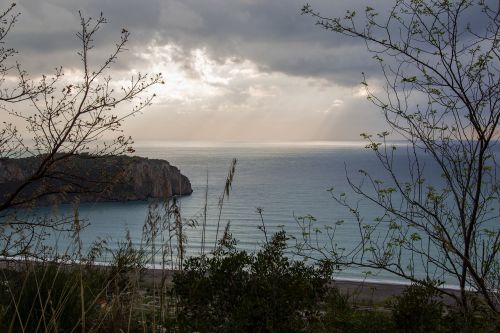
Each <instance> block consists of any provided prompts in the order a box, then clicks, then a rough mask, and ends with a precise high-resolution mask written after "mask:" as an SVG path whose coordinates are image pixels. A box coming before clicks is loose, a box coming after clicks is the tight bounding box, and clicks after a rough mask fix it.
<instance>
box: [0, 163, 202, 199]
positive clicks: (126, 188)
mask: <svg viewBox="0 0 500 333" xmlns="http://www.w3.org/2000/svg"><path fill="white" fill-rule="evenodd" d="M43 159H44V157H43V156H36V157H29V158H21V159H0V204H1V203H3V202H5V201H6V200H7V199H8V198H9V195H10V194H11V193H13V192H14V191H16V190H17V189H18V188H19V186H20V185H21V184H23V183H25V182H26V180H27V179H29V178H30V177H32V175H33V174H35V173H36V170H37V169H38V167H39V165H40V164H41V163H42V161H43ZM192 192H193V191H192V189H191V183H190V182H189V179H188V178H187V177H186V176H184V175H182V174H181V173H180V171H179V169H177V168H176V167H175V166H172V165H170V163H168V162H167V161H164V160H156V159H147V158H142V157H129V156H104V157H91V156H86V155H73V156H71V157H69V158H65V159H63V160H61V161H57V162H55V163H54V164H53V165H52V166H51V168H50V169H49V170H48V173H47V177H44V178H41V179H35V180H33V181H32V182H30V183H29V185H28V186H26V187H24V188H23V190H22V191H21V192H20V194H19V196H18V197H17V199H16V200H17V201H15V203H23V201H30V203H31V202H35V204H48V203H53V202H74V201H76V200H79V201H80V202H96V201H129V200H146V199H148V198H168V197H172V196H175V195H189V194H191V193H192ZM33 198H35V199H36V200H31V199H33Z"/></svg>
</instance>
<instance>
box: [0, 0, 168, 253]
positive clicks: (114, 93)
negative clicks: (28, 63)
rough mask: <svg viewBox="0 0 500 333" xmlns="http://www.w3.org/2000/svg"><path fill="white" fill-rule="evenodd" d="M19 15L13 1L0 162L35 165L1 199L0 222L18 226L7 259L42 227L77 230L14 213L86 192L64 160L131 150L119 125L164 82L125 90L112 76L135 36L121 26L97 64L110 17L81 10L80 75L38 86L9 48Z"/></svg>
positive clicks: (44, 80)
mask: <svg viewBox="0 0 500 333" xmlns="http://www.w3.org/2000/svg"><path fill="white" fill-rule="evenodd" d="M19 15H20V14H19V13H16V12H15V4H12V5H11V6H9V7H8V8H7V9H6V10H5V11H4V12H3V13H0V110H2V111H3V112H5V113H6V114H8V115H9V117H10V119H12V121H7V122H5V123H3V125H2V127H1V128H0V157H1V158H5V157H7V158H18V157H28V156H35V157H36V161H37V164H36V165H35V166H34V167H33V168H29V169H27V170H23V173H25V174H23V175H22V176H21V178H20V179H19V181H18V182H15V183H14V180H13V179H9V180H10V181H12V184H15V187H14V188H12V189H11V190H9V191H8V193H3V194H2V196H1V197H0V218H2V219H6V218H7V217H8V218H9V226H12V228H3V229H2V230H0V250H2V252H4V253H8V254H9V255H15V254H19V253H21V252H25V251H26V250H27V249H28V247H27V246H24V245H23V246H17V245H18V244H17V243H16V241H18V240H19V238H23V239H28V240H30V239H31V240H32V241H33V242H36V240H37V239H39V238H40V237H41V235H40V233H39V232H40V230H41V229H43V228H44V229H46V230H47V229H55V230H61V229H66V230H67V229H70V227H71V225H70V224H69V223H66V222H67V221H54V220H51V219H48V220H43V219H38V220H29V221H27V220H22V219H18V218H16V217H13V216H12V208H15V207H20V206H26V205H34V204H36V201H37V200H39V199H43V198H45V197H47V196H48V195H51V194H58V195H62V194H64V192H65V191H72V192H76V194H78V191H80V192H84V191H85V189H83V188H79V187H78V186H77V185H78V184H76V186H75V182H78V180H79V179H80V178H81V176H82V175H80V174H75V173H74V172H73V173H71V170H70V169H68V168H65V167H64V166H65V164H64V163H65V162H67V161H68V160H69V161H71V159H72V156H74V155H75V154H79V156H80V157H81V158H88V159H95V158H98V157H102V156H105V155H109V154H123V153H125V152H132V151H133V149H132V147H131V144H132V139H131V138H130V137H126V136H125V135H123V133H122V129H121V126H122V124H123V122H124V121H125V119H127V118H129V117H131V116H133V115H135V114H137V113H139V112H141V111H142V110H143V109H144V108H146V107H147V106H149V105H150V104H151V102H152V99H153V97H154V95H146V92H147V90H148V89H149V88H151V87H152V86H154V85H157V84H160V83H163V81H162V78H161V74H157V75H145V74H137V75H136V76H134V77H132V78H130V80H129V81H128V82H126V81H124V82H126V83H125V84H123V85H121V84H120V83H118V82H121V81H117V82H115V81H113V80H112V78H111V77H110V76H109V74H108V73H109V72H108V71H109V70H110V68H111V67H112V65H113V64H114V63H115V62H117V60H118V58H119V55H120V54H121V53H122V52H124V51H125V50H126V44H127V43H128V41H129V38H130V33H129V32H128V31H127V30H126V29H123V30H122V31H121V34H120V37H119V40H118V41H117V43H116V44H114V45H113V47H112V50H111V52H110V56H109V57H107V58H105V59H104V61H103V62H102V63H100V64H99V63H96V64H94V63H93V61H92V60H93V58H92V51H93V50H94V47H95V45H94V41H95V39H96V36H97V33H98V31H99V30H100V29H101V28H102V27H103V25H104V24H105V23H106V19H105V18H104V17H103V16H102V15H101V16H99V17H97V18H96V19H90V18H86V17H84V16H83V15H82V14H81V13H80V32H78V33H77V34H76V35H77V38H78V40H79V42H80V43H81V49H80V51H79V52H77V55H78V57H79V59H80V64H81V68H80V70H79V71H76V72H75V73H81V76H80V77H76V78H64V72H63V69H62V68H58V69H57V70H56V72H55V73H54V74H53V75H51V76H47V75H42V76H41V79H39V80H38V81H36V80H33V79H30V77H29V75H28V73H27V72H26V71H25V70H23V69H22V65H21V64H19V62H18V61H17V59H16V54H17V51H16V50H14V49H12V48H8V47H6V46H5V45H6V44H5V43H6V41H7V39H6V37H7V35H8V33H9V32H10V31H11V30H12V29H13V28H14V27H15V24H16V23H17V21H18V18H19ZM6 77H8V78H9V79H8V80H6V79H5V78H6ZM13 82H14V83H13ZM126 105H128V107H125V106H126ZM124 107H125V108H124ZM21 110H22V111H21ZM15 123H21V124H23V125H24V126H23V127H24V128H25V129H24V131H25V133H23V134H21V132H20V131H19V130H18V128H17V127H16V125H15ZM16 181H17V180H16ZM49 181H51V182H57V183H58V184H61V186H59V187H58V188H57V190H53V189H51V188H50V187H47V183H48V182H49ZM87 181H91V180H89V179H87ZM71 185H73V186H71ZM33 188H36V190H35V191H33ZM54 191H55V193H54ZM73 194H75V193H73ZM17 236H20V237H17ZM16 247H17V248H16ZM16 251H17V252H16Z"/></svg>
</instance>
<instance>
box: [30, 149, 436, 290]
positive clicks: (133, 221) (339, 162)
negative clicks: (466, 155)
mask: <svg viewBox="0 0 500 333" xmlns="http://www.w3.org/2000/svg"><path fill="white" fill-rule="evenodd" d="M404 150H405V149H401V153H400V154H397V155H396V163H399V164H396V165H401V167H400V168H396V171H397V172H398V173H399V174H400V175H401V176H404V175H405V174H407V172H408V167H407V160H406V154H405V153H404ZM136 154H137V155H139V156H144V157H149V158H159V159H165V160H168V161H169V162H170V163H171V164H172V165H175V166H177V167H178V168H179V169H180V170H181V172H182V173H183V174H185V175H186V176H187V177H188V178H189V179H190V180H191V184H192V187H193V194H192V195H191V196H188V197H183V198H181V199H180V200H179V203H180V206H181V212H182V216H183V218H185V219H198V220H199V221H200V222H201V220H202V212H203V207H204V202H205V191H206V189H207V184H208V218H207V236H206V239H207V244H209V245H208V246H209V247H211V246H213V242H214V239H215V230H216V225H217V220H218V214H219V209H218V204H217V203H218V200H219V197H220V195H221V193H222V191H223V188H224V183H225V179H226V175H227V172H228V168H229V165H230V163H231V160H232V159H233V158H237V160H238V163H237V166H236V175H235V178H234V181H233V186H232V190H231V192H230V195H229V198H227V199H226V200H225V202H224V207H223V210H222V215H221V224H222V228H223V226H224V225H225V224H226V223H227V222H228V221H230V231H231V232H232V234H233V236H234V237H235V238H236V239H237V240H238V241H239V243H238V246H239V247H240V248H243V249H246V250H250V251H253V250H256V249H258V248H259V245H261V244H262V242H263V241H264V235H263V233H262V232H261V231H260V230H259V228H258V227H259V226H260V225H261V223H262V222H261V219H260V216H259V214H258V213H257V208H260V209H262V214H263V219H264V223H265V225H266V228H267V230H268V233H269V234H270V233H273V232H275V231H277V230H280V229H281V228H283V229H285V231H286V232H287V233H288V234H289V235H295V236H300V229H299V227H298V224H297V221H296V219H297V218H298V217H300V216H306V215H312V216H314V217H315V218H316V220H317V221H316V222H315V224H316V225H317V226H318V227H323V226H334V225H335V222H337V221H338V220H339V219H342V220H345V222H344V224H343V225H342V226H341V227H339V228H338V229H337V232H336V237H335V240H336V241H337V242H338V243H339V245H340V246H345V247H349V246H352V245H353V244H356V243H357V242H358V241H359V236H358V225H357V223H356V221H355V219H354V217H353V216H352V214H350V213H349V212H348V211H347V209H346V208H345V207H342V206H340V205H338V204H337V203H335V201H334V200H332V198H331V194H330V193H329V192H328V189H330V188H332V187H334V188H335V190H336V191H337V192H338V193H342V192H345V193H346V194H347V195H348V196H351V197H352V198H353V199H356V196H355V195H354V194H353V191H352V189H351V188H350V186H349V184H348V183H347V178H346V176H347V175H348V176H350V177H352V180H353V181H355V182H356V181H357V180H359V179H360V175H359V173H358V170H359V169H364V170H366V171H368V172H370V173H371V174H372V175H373V176H374V177H375V178H380V179H387V175H386V173H385V172H384V170H383V169H382V168H381V167H380V164H379V162H378V161H377V160H376V158H375V156H374V154H373V152H371V151H369V150H367V149H365V148H364V145H363V144H361V143H341V144H339V143H316V144H255V145H253V144H223V145H221V144H217V145H215V144H214V145H207V144H203V145H202V144H200V145H197V144H189V145H187V144H182V143H181V144H166V143H149V144H144V145H139V146H138V147H137V148H136ZM422 160H423V161H424V162H426V163H427V164H428V166H427V170H428V178H429V181H430V182H431V183H434V184H437V183H439V182H440V179H439V173H436V172H435V169H434V168H433V167H432V162H431V161H430V160H428V158H426V157H422ZM207 175H208V182H207ZM359 209H360V211H361V212H362V214H363V216H364V218H365V220H370V219H373V218H374V217H375V216H376V212H377V209H376V207H375V206H374V205H373V204H370V203H368V202H366V201H362V202H359ZM49 211H50V213H53V212H52V211H51V210H49V209H48V208H46V209H42V210H40V211H39V212H45V213H48V212H49ZM57 213H58V214H62V215H64V214H66V215H71V214H72V207H70V206H67V205H66V206H62V207H59V209H58V211H57ZM147 214H148V203H147V202H124V203H85V204H81V205H80V208H79V215H80V218H82V219H85V220H86V221H87V223H88V226H87V227H86V228H85V229H84V231H83V233H82V242H83V245H84V247H88V246H89V244H91V242H92V241H94V240H96V239H97V238H101V239H107V240H108V244H110V246H111V247H113V246H115V247H116V246H117V242H118V240H119V239H123V238H124V236H125V233H126V230H129V231H130V235H131V238H132V240H133V242H134V243H136V244H138V243H139V242H140V240H141V233H142V228H143V224H144V221H145V219H146V216H147ZM187 236H188V248H187V253H188V255H196V254H199V253H200V251H201V250H200V240H201V227H198V229H196V230H187ZM60 243H61V245H60V246H61V247H64V240H61V241H60ZM359 274H360V271H359V270H358V271H355V270H349V271H345V272H343V273H342V275H343V276H345V277H357V278H359V276H360V275H359ZM374 278H375V279H379V280H386V279H395V277H393V276H391V275H389V274H387V273H384V272H379V273H378V274H377V275H376V276H375V277H374Z"/></svg>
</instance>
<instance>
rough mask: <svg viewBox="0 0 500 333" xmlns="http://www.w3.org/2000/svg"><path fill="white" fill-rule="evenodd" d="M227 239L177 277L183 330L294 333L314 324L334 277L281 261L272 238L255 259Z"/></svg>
mask: <svg viewBox="0 0 500 333" xmlns="http://www.w3.org/2000/svg"><path fill="white" fill-rule="evenodd" d="M235 245H236V242H235V241H234V240H233V239H232V238H231V236H230V235H228V234H227V231H226V234H225V236H224V237H223V239H222V240H221V241H220V243H219V246H218V247H217V248H216V250H215V251H214V252H213V253H212V254H211V255H204V256H200V257H193V258H189V259H188V260H187V261H186V263H185V266H184V270H183V271H182V272H180V273H178V274H176V275H175V277H174V280H173V295H174V296H175V298H176V299H177V300H178V304H177V306H178V313H177V321H178V325H179V327H180V329H181V331H189V332H191V331H203V332H268V331H280V332H281V331H282V332H285V331H286V332H298V331H304V330H307V329H308V327H309V326H310V325H311V324H312V323H313V322H315V321H317V320H318V316H319V314H320V313H319V310H320V301H321V300H322V299H323V298H324V295H325V292H326V290H327V283H328V281H329V278H330V275H331V273H332V271H331V266H330V265H329V264H328V263H327V262H325V263H322V264H320V265H314V266H308V265H305V264H304V263H303V262H300V261H293V260H290V259H289V258H288V257H286V256H285V254H284V250H285V248H286V235H285V232H283V231H281V232H278V233H276V234H275V235H274V236H273V237H272V239H271V240H270V242H269V243H266V244H264V246H263V248H262V249H261V250H260V251H259V252H258V253H256V254H249V253H247V252H245V251H239V250H237V249H236V247H235Z"/></svg>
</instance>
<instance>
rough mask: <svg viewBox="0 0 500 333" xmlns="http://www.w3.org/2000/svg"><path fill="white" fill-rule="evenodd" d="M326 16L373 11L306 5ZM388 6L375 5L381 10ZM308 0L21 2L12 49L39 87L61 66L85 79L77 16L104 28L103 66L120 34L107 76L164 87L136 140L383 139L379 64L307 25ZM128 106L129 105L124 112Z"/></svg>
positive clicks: (326, 3)
mask: <svg viewBox="0 0 500 333" xmlns="http://www.w3.org/2000/svg"><path fill="white" fill-rule="evenodd" d="M309 3H310V4H311V5H312V6H313V7H314V8H316V9H317V10H319V11H321V12H322V13H323V14H325V15H326V16H332V17H334V16H342V15H343V14H344V13H345V11H346V10H348V9H358V10H359V9H364V8H365V7H366V5H368V4H371V6H373V7H375V5H374V4H372V3H373V1H360V0H353V1H343V0H342V1H341V0H336V1H334V0H310V1H309ZM390 3H392V1H389V0H380V1H377V2H376V8H379V9H380V10H381V11H384V10H386V9H387V8H388V5H389V4H390ZM304 4H305V2H304V1H302V0H273V1H270V0H179V1H177V0H143V1H137V0H85V1H83V0H44V1H39V0H21V1H19V2H18V3H17V6H16V11H17V12H20V13H21V15H20V16H19V19H18V22H17V23H16V26H15V27H14V28H13V30H12V31H11V32H10V33H9V35H8V38H7V40H6V44H7V45H8V46H10V47H14V48H15V49H16V50H17V51H18V52H19V53H18V55H17V56H16V59H17V60H18V61H19V62H20V63H21V64H22V65H23V67H24V68H25V69H26V70H27V71H28V72H29V73H30V74H31V76H32V77H37V76H40V75H42V74H50V73H53V71H54V68H55V67H57V66H62V67H63V69H64V71H65V79H66V80H73V79H74V80H78V78H79V75H81V63H80V62H79V57H78V55H77V54H76V52H77V51H78V50H79V44H78V40H77V38H76V33H77V32H78V29H79V16H78V12H79V11H81V12H82V13H83V15H84V16H86V17H96V16H98V15H99V13H101V12H102V13H103V15H104V16H105V17H106V18H107V20H108V23H107V24H106V25H105V26H104V27H103V28H102V30H100V31H99V33H98V35H97V37H96V40H95V43H96V47H95V49H94V50H93V52H92V53H91V63H94V64H97V63H99V62H100V61H102V59H103V58H104V56H105V55H107V54H109V53H110V52H111V50H112V46H113V43H114V42H115V41H117V40H118V39H119V36H120V31H121V29H122V28H126V29H127V30H128V31H130V32H131V40H130V42H129V44H128V46H127V49H128V51H127V52H126V53H122V54H121V55H120V58H119V61H118V62H117V63H116V64H113V67H112V69H111V70H110V71H109V73H108V74H109V75H110V76H111V77H112V78H113V79H114V80H116V81H117V82H120V80H123V79H125V78H128V77H130V76H132V75H135V74H137V73H138V72H140V73H158V72H161V73H162V74H163V77H164V79H165V84H164V85H161V86H157V87H154V88H153V89H152V90H151V93H155V94H156V95H157V98H156V99H155V100H154V104H153V105H152V106H151V107H149V108H148V109H146V110H144V112H143V113H142V114H140V115H138V116H136V117H134V118H132V119H129V120H127V121H126V123H125V126H124V130H125V133H126V134H129V135H132V137H133V138H134V139H135V140H136V141H143V140H155V141H161V140H168V141H188V140H193V141H309V140H319V141H324V140H349V141H352V140H359V139H360V136H359V134H360V133H362V132H369V133H376V132H380V131H382V130H384V129H386V125H385V123H384V121H383V117H382V116H381V114H380V112H379V111H378V110H377V109H376V108H375V107H374V106H372V105H371V104H370V103H369V102H368V101H367V100H366V96H365V93H364V90H363V89H362V86H361V84H360V82H361V81H362V74H361V73H362V72H364V73H366V75H367V78H368V80H369V82H370V84H371V85H372V86H373V87H374V89H377V85H380V84H381V83H380V82H381V81H380V80H381V78H380V73H379V71H378V66H377V64H376V62H375V61H374V60H372V58H371V55H370V54H369V53H368V52H367V51H366V47H365V44H364V43H362V42H360V41H356V40H353V39H350V38H346V37H342V36H338V35H337V34H334V33H332V32H328V31H325V30H322V29H321V28H319V27H318V26H316V25H315V20H314V19H313V18H311V17H308V16H304V15H300V10H301V8H302V6H303V5H304ZM128 107H130V106H128Z"/></svg>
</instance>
